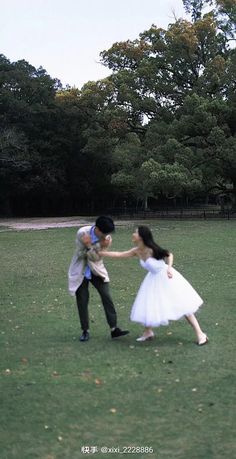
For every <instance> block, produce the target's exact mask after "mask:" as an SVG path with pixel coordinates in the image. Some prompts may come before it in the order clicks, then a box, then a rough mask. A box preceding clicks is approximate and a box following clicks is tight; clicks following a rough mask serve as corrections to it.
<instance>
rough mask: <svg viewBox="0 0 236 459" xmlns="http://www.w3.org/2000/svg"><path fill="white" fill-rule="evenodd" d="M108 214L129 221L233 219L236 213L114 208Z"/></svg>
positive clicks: (229, 211)
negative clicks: (134, 219) (135, 219)
mask: <svg viewBox="0 0 236 459" xmlns="http://www.w3.org/2000/svg"><path fill="white" fill-rule="evenodd" d="M108 213H109V214H110V215H112V216H114V217H116V218H122V219H129V218H137V219H142V220H143V219H144V220H145V219H147V220H148V219H150V218H163V219H164V218H166V219H168V218H170V219H171V218H173V219H174V218H176V219H186V220H187V219H203V220H207V219H214V218H220V219H227V220H230V219H233V218H236V212H233V211H232V210H219V209H217V210H216V209H214V210H213V209H207V208H197V209H196V208H188V209H161V210H139V209H136V208H113V209H109V211H108Z"/></svg>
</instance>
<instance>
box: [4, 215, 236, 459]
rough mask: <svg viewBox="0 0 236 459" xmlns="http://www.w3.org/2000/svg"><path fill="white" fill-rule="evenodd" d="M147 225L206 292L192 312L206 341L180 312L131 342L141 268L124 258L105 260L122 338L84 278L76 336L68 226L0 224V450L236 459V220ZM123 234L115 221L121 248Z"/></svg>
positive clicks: (44, 456)
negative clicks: (82, 317) (84, 315)
mask: <svg viewBox="0 0 236 459" xmlns="http://www.w3.org/2000/svg"><path fill="white" fill-rule="evenodd" d="M150 226H151V228H152V229H153V231H154V234H155V238H156V240H158V241H159V242H160V244H162V245H163V246H164V247H166V248H169V249H170V250H171V251H173V253H174V255H175V267H176V269H178V270H179V271H180V272H181V273H182V274H183V275H185V276H186V278H187V279H188V280H189V281H190V282H191V283H192V285H193V286H194V287H195V288H196V290H197V291H198V292H199V294H200V295H201V296H202V297H203V298H204V300H205V304H204V306H203V307H202V309H201V311H200V312H199V313H198V318H199V321H200V323H201V326H202V328H203V330H204V331H206V332H207V333H208V336H209V339H210V343H209V345H207V346H203V347H198V346H196V345H195V344H194V341H195V336H194V334H193V331H192V329H191V327H190V326H189V325H188V324H187V322H186V321H185V320H180V321H178V322H175V323H171V325H170V326H168V327H161V328H160V329H159V330H156V337H155V339H154V340H153V341H150V342H147V343H137V342H136V341H135V339H136V337H137V336H139V334H140V332H141V331H142V330H141V327H140V326H139V325H137V324H133V323H129V313H130V308H131V305H132V301H133V299H134V296H135V293H136V292H137V289H138V286H139V284H140V282H141V280H142V279H143V277H144V275H145V272H144V270H142V269H141V267H140V266H139V264H138V261H137V260H133V259H132V260H111V259H110V260H109V259H107V260H106V261H105V262H106V265H107V267H108V270H109V273H110V278H111V289H112V295H113V299H114V302H115V304H116V308H117V313H118V318H119V325H120V326H122V327H124V328H126V327H129V330H130V335H129V336H127V337H124V338H122V339H119V340H113V341H112V340H111V339H110V334H109V329H108V326H107V324H106V322H105V317H104V313H103V309H102V307H101V302H100V298H99V297H98V295H97V292H96V291H95V290H94V289H93V288H92V287H91V288H90V292H91V296H90V317H91V327H90V329H91V339H90V341H89V342H88V343H80V342H79V340H78V338H79V336H80V326H79V320H78V316H77V311H76V308H75V302H74V299H73V298H72V297H70V296H69V295H68V293H67V269H68V265H69V262H70V259H71V256H72V253H73V251H74V240H75V234H76V229H75V228H66V229H50V230H44V231H22V232H16V231H6V230H4V231H2V232H0V247H1V249H0V250H1V278H0V288H1V326H0V343H1V366H0V385H1V387H0V389H1V411H0V430H1V438H0V457H1V459H80V458H83V457H88V456H91V457H94V458H97V459H102V458H105V457H109V458H110V459H112V458H115V457H116V458H118V457H121V455H120V454H119V453H118V451H116V452H112V451H110V452H109V451H108V452H107V454H105V453H103V452H102V451H101V450H100V448H101V447H107V448H112V447H113V450H115V448H118V447H119V448H120V452H123V453H125V452H126V453H127V457H130V458H131V457H132V458H135V459H141V458H145V459H147V458H155V459H172V458H174V459H222V458H225V459H226V458H227V459H232V458H233V457H236V446H235V425H236V419H235V347H236V346H235V308H236V304H235V286H236V281H235V278H236V265H235V255H236V222H234V221H214V222H211V221H204V222H203V221H194V222H190V221H187V222H180V221H157V222H150ZM132 231H133V224H132V223H130V224H127V227H126V228H125V227H123V228H119V229H118V230H117V232H116V234H115V235H114V237H113V249H114V250H118V249H127V248H129V247H131V243H130V236H131V233H132ZM128 446H130V447H133V449H130V450H128V449H127V450H125V449H124V448H125V447H128ZM83 447H89V448H90V454H86V452H84V453H83V451H82V449H81V448H83ZM93 447H94V448H93ZM95 447H96V448H97V452H94V453H93V451H96V449H95ZM138 447H143V448H144V447H150V448H152V449H150V450H149V453H148V450H146V452H145V451H143V452H141V450H140V452H139V450H138V449H137V448H138ZM152 450H153V451H154V452H153V453H151V451H152ZM85 451H86V450H85Z"/></svg>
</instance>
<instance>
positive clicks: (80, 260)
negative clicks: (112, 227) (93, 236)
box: [68, 225, 110, 296]
mask: <svg viewBox="0 0 236 459" xmlns="http://www.w3.org/2000/svg"><path fill="white" fill-rule="evenodd" d="M91 228H92V225H91V226H83V227H82V228H80V229H79V230H78V231H77V235H76V250H75V253H74V256H73V258H72V260H71V263H70V267H69V271H68V281H69V292H70V294H71V295H73V296H74V295H75V292H76V290H77V289H78V288H79V286H80V285H81V284H82V282H83V279H84V272H85V268H86V266H87V265H89V267H90V269H91V271H92V273H93V274H95V275H96V276H99V277H101V278H102V279H103V281H104V282H109V280H110V279H109V276H108V272H107V270H106V268H105V266H104V264H103V260H102V258H101V257H100V256H99V255H98V253H97V250H98V249H99V248H100V244H99V243H98V242H97V243H96V244H93V245H92V248H91V249H89V250H88V249H87V247H86V246H85V245H84V243H83V242H82V240H81V239H82V237H83V236H84V235H85V234H88V235H89V234H90V230H91Z"/></svg>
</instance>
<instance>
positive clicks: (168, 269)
mask: <svg viewBox="0 0 236 459" xmlns="http://www.w3.org/2000/svg"><path fill="white" fill-rule="evenodd" d="M165 261H166V263H167V264H168V268H167V276H168V277H169V278H170V279H171V277H173V272H172V269H171V268H172V265H173V261H174V256H173V253H171V252H170V253H169V256H168V257H166V259H165Z"/></svg>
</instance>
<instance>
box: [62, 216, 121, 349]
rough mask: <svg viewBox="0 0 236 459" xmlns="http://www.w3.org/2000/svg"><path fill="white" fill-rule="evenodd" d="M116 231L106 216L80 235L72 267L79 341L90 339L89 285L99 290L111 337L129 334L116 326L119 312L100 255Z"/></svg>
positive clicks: (83, 228)
mask: <svg viewBox="0 0 236 459" xmlns="http://www.w3.org/2000/svg"><path fill="white" fill-rule="evenodd" d="M114 230H115V225H114V222H113V220H112V219H111V218H110V217H107V216H100V217H98V218H97V220H96V222H95V225H92V226H91V225H90V226H84V227H82V228H80V229H79V230H78V232H77V237H76V251H75V254H74V256H73V258H72V260H71V264H70V267H69V272H68V277H69V291H70V293H71V295H75V296H76V302H77V307H78V312H79V317H80V323H81V328H82V335H81V337H80V341H82V342H84V341H88V340H89V315H88V302H89V282H91V284H92V285H93V286H94V287H95V288H96V289H97V291H98V293H99V295H100V297H101V300H102V304H103V307H104V311H105V315H106V319H107V322H108V325H109V326H110V329H111V337H112V338H118V337H119V336H124V335H127V334H128V333H129V331H128V330H121V329H120V328H118V327H117V315H116V310H115V307H114V304H113V301H112V298H111V295H110V291H109V276H108V273H107V270H106V268H105V266H104V264H103V260H102V259H101V258H100V257H99V255H98V254H97V249H98V248H103V249H104V248H107V247H109V246H110V245H111V242H112V238H111V236H110V234H109V233H112V232H113V231H114Z"/></svg>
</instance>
